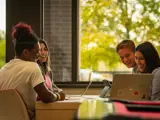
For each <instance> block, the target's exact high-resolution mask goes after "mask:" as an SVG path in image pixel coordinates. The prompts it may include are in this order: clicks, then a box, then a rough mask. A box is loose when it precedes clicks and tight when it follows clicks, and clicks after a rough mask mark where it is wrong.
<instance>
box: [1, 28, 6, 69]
mask: <svg viewBox="0 0 160 120" xmlns="http://www.w3.org/2000/svg"><path fill="white" fill-rule="evenodd" d="M5 57H6V40H5V34H4V32H3V31H0V68H1V67H2V66H3V65H4V64H5Z"/></svg>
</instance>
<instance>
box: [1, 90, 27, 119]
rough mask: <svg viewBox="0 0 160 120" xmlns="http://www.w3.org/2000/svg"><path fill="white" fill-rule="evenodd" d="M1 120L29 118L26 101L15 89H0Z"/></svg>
mask: <svg viewBox="0 0 160 120" xmlns="http://www.w3.org/2000/svg"><path fill="white" fill-rule="evenodd" d="M0 120H29V115H28V112H27V109H26V106H25V103H24V101H23V100H22V98H21V96H20V94H19V93H18V92H17V91H16V90H15V89H8V90H1V91H0Z"/></svg>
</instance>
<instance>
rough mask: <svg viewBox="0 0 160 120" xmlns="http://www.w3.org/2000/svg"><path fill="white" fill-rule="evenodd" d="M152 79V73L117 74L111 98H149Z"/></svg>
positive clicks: (114, 78)
mask: <svg viewBox="0 0 160 120" xmlns="http://www.w3.org/2000/svg"><path fill="white" fill-rule="evenodd" d="M152 79H153V76H152V75H151V74H115V75H114V77H113V82H112V87H111V96H110V98H113V99H125V100H149V96H150V88H151V84H152Z"/></svg>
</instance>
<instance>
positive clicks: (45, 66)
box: [37, 39, 62, 92]
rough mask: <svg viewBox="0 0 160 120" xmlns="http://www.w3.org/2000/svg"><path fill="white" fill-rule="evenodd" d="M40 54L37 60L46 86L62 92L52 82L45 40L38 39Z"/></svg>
mask: <svg viewBox="0 0 160 120" xmlns="http://www.w3.org/2000/svg"><path fill="white" fill-rule="evenodd" d="M39 43H40V56H39V59H38V60H37V63H38V64H39V67H40V69H41V71H42V75H43V77H44V79H45V83H46V86H47V87H48V89H50V90H54V91H57V92H62V89H59V88H58V87H57V86H56V85H55V84H54V82H53V73H52V70H51V67H50V56H49V49H48V45H47V43H46V41H44V40H42V39H41V40H40V41H39Z"/></svg>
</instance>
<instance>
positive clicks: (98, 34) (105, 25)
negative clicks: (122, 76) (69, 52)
mask: <svg viewBox="0 0 160 120" xmlns="http://www.w3.org/2000/svg"><path fill="white" fill-rule="evenodd" d="M79 8H80V12H79V13H80V15H79V16H80V18H79V19H80V22H79V26H80V27H79V28H80V35H79V36H80V38H79V40H80V68H81V69H82V68H83V69H85V70H87V69H90V70H91V71H98V73H99V74H98V75H100V73H105V72H106V74H104V75H102V74H101V75H102V76H104V77H105V78H107V77H109V78H110V76H106V75H107V73H108V74H109V73H117V72H124V71H126V72H127V71H128V72H129V71H131V70H129V69H128V68H127V67H126V66H125V65H123V64H122V63H121V61H120V59H119V56H118V55H117V53H116V45H117V44H118V43H119V42H120V41H121V40H123V39H130V40H133V41H134V42H135V44H136V45H137V44H139V43H140V42H143V41H146V40H148V41H151V42H152V43H153V44H154V45H155V46H156V47H157V49H158V51H159V52H160V49H159V43H160V42H159V39H160V38H159V35H160V33H159V28H160V21H159V20H160V9H159V8H160V1H159V0H155V1H149V0H143V1H142V0H80V3H79ZM99 71H102V72H99ZM102 76H99V78H100V79H101V77H102ZM102 79H103V78H102ZM82 80H84V79H82ZM95 80H96V79H95Z"/></svg>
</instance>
